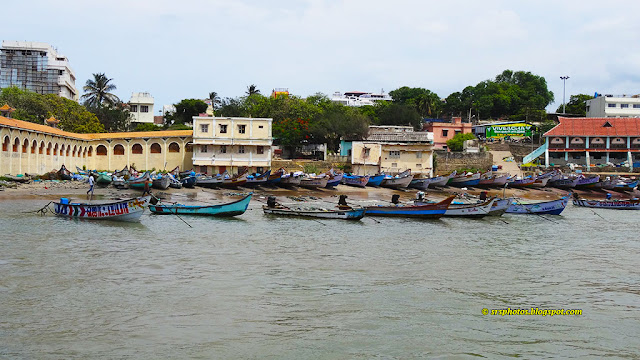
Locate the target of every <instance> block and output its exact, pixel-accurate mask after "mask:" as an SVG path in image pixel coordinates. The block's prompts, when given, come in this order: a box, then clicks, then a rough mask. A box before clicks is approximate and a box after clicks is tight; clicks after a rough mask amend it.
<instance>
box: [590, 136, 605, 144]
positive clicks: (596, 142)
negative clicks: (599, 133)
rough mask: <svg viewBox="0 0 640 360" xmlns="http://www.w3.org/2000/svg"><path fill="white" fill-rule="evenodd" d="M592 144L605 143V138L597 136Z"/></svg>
mask: <svg viewBox="0 0 640 360" xmlns="http://www.w3.org/2000/svg"><path fill="white" fill-rule="evenodd" d="M591 143H592V144H604V139H603V138H601V137H596V138H593V139H591Z"/></svg>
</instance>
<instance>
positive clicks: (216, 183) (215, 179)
mask: <svg viewBox="0 0 640 360" xmlns="http://www.w3.org/2000/svg"><path fill="white" fill-rule="evenodd" d="M194 178H196V183H195V185H198V186H201V187H205V188H209V189H212V188H217V187H220V184H222V178H221V177H219V176H206V175H201V176H197V177H196V176H194Z"/></svg>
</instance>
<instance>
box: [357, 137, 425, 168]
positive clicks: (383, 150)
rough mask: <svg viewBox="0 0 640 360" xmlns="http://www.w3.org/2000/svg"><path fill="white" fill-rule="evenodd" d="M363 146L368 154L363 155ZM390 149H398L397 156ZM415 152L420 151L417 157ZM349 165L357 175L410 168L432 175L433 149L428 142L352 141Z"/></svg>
mask: <svg viewBox="0 0 640 360" xmlns="http://www.w3.org/2000/svg"><path fill="white" fill-rule="evenodd" d="M365 148H366V149H369V154H368V155H365ZM391 151H399V152H400V155H399V157H392V155H391V153H390V152H391ZM416 153H421V155H422V156H421V157H420V158H418V157H417V155H416ZM351 154H352V155H351V156H352V159H351V165H352V167H353V171H354V172H355V173H356V174H358V175H366V174H370V175H372V174H376V173H379V172H385V173H391V174H393V173H398V172H402V171H404V170H407V169H411V172H412V173H414V174H424V175H425V176H433V169H432V168H433V150H432V146H431V145H428V144H396V145H394V144H385V143H370V142H358V141H354V142H353V144H352V151H351Z"/></svg>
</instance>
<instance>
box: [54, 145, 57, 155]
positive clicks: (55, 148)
mask: <svg viewBox="0 0 640 360" xmlns="http://www.w3.org/2000/svg"><path fill="white" fill-rule="evenodd" d="M57 155H58V144H56V146H54V147H53V156H57Z"/></svg>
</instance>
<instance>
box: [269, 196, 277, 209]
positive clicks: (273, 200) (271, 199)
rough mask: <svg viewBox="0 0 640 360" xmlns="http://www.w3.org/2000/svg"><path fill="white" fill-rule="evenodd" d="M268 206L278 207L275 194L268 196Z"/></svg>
mask: <svg viewBox="0 0 640 360" xmlns="http://www.w3.org/2000/svg"><path fill="white" fill-rule="evenodd" d="M267 206H268V207H270V208H274V207H276V197H275V196H269V197H268V198H267Z"/></svg>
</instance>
